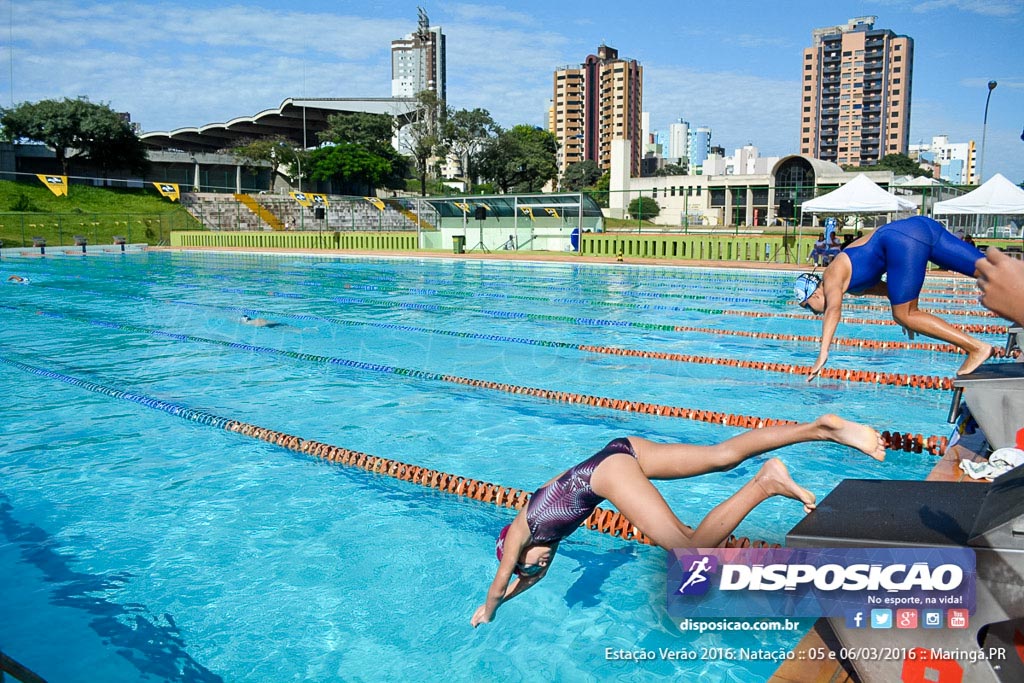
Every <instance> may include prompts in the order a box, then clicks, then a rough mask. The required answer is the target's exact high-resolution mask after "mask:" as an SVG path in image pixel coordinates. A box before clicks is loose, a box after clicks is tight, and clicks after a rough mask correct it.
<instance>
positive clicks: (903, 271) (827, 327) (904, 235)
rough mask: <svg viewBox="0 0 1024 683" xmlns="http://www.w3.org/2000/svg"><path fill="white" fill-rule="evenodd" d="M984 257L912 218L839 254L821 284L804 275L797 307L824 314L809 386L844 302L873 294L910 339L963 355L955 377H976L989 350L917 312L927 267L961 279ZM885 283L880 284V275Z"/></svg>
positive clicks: (933, 224)
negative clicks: (919, 337) (935, 342)
mask: <svg viewBox="0 0 1024 683" xmlns="http://www.w3.org/2000/svg"><path fill="white" fill-rule="evenodd" d="M982 256H983V254H982V253H981V252H980V251H978V249H977V247H974V246H972V245H970V244H967V243H966V242H964V241H963V240H961V239H959V238H957V237H956V236H954V235H953V234H952V233H950V232H949V231H947V230H946V229H945V228H944V227H942V224H941V223H938V222H937V221H934V220H932V219H931V218H927V217H925V216H912V217H911V218H906V219H904V220H901V221H894V222H892V223H888V224H886V225H883V226H882V227H880V228H879V229H878V230H875V232H874V233H872V234H871V235H868V236H867V237H861V238H860V239H858V240H856V241H854V242H853V243H852V244H850V246H849V247H847V248H846V249H845V250H844V251H842V252H841V253H840V254H839V255H838V256H836V258H835V260H834V261H832V263H830V264H829V266H828V268H826V269H825V272H824V273H823V277H822V278H820V286H818V285H819V280H818V279H814V278H809V277H808V276H807V275H802V276H800V278H798V279H797V285H796V288H795V293H796V298H797V303H798V304H800V306H802V307H803V308H806V309H808V310H810V311H812V312H813V313H815V314H818V315H821V314H824V317H823V319H822V330H821V350H820V351H819V352H818V359H817V361H815V363H814V365H813V366H811V371H810V373H809V374H808V377H807V380H808V381H810V380H812V379H813V378H814V377H816V376H817V375H818V373H819V372H821V369H822V368H823V367H825V363H826V362H827V361H828V349H829V346H831V344H832V339H833V337H835V333H836V328H837V327H838V326H839V320H840V319H841V318H842V311H843V296H844V295H845V294H847V293H850V294H875V295H878V296H887V297H889V305H890V306H891V307H892V318H893V320H895V321H896V322H897V323H899V324H900V325H902V326H903V327H904V329H905V330H907V331H908V334H909V335H910V336H911V338H913V333H915V332H919V333H921V334H923V335H926V336H929V337H932V338H933V339H940V340H942V341H944V342H949V343H950V344H953V345H954V346H958V347H960V348H961V349H963V351H964V353H966V354H967V360H965V361H964V362H963V365H961V366H960V369H959V370H957V373H956V374H958V375H967V374H970V373H971V372H974V371H975V370H976V369H977V368H978V366H979V365H981V364H982V363H984V362H985V361H986V360H988V359H989V358H990V357H991V356H992V353H993V351H994V350H993V348H992V345H991V344H986V343H985V342H983V341H980V340H978V339H975V338H974V337H971V336H968V335H967V334H965V333H963V332H961V331H960V330H958V329H957V328H955V327H953V326H952V325H950V324H949V323H947V322H946V321H945V320H942V319H941V318H937V317H935V316H934V315H932V314H931V313H926V312H924V311H922V310H919V309H918V307H917V299H918V297H919V296H920V295H921V287H922V285H924V276H925V273H926V271H927V269H928V262H929V261H931V262H932V263H934V264H936V265H938V266H939V267H940V268H944V269H946V270H952V271H955V272H957V273H961V274H963V275H970V276H972V277H973V276H974V271H975V262H976V261H977V260H978V259H980V258H982ZM883 274H884V275H886V282H882V275H883Z"/></svg>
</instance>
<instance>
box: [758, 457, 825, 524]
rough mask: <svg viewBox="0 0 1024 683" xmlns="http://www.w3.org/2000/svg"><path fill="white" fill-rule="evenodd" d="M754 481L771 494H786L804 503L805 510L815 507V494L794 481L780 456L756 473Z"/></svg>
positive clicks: (808, 510)
mask: <svg viewBox="0 0 1024 683" xmlns="http://www.w3.org/2000/svg"><path fill="white" fill-rule="evenodd" d="M754 481H755V482H757V485H758V486H760V487H761V490H762V491H764V492H765V493H767V494H768V496H769V497H771V496H785V497H786V498H792V499H793V500H799V501H800V502H801V503H803V504H804V512H810V511H811V510H813V509H814V507H815V505H814V500H815V499H814V494H813V493H811V492H810V491H808V490H807V489H805V488H804V487H802V486H800V485H799V484H797V483H796V482H795V481H793V477H791V476H789V470H787V469H786V466H785V465H784V464H783V463H782V461H781V460H779V459H778V458H772V459H771V460H769V461H768V462H766V463H765V464H763V465H761V469H760V470H759V471H758V473H757V474H756V475H754Z"/></svg>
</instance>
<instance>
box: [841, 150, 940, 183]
mask: <svg viewBox="0 0 1024 683" xmlns="http://www.w3.org/2000/svg"><path fill="white" fill-rule="evenodd" d="M845 170H847V171H878V170H883V171H885V170H887V171H892V172H893V173H894V174H896V175H909V176H914V177H924V178H931V177H932V170H931V169H930V168H921V165H920V164H918V163H917V162H916V161H914V160H913V159H911V158H910V157H908V156H907V155H906V154H886V155H885V156H884V157H882V159H881V160H880V161H879V162H878V163H877V164H875V165H874V166H847V167H846V169H845Z"/></svg>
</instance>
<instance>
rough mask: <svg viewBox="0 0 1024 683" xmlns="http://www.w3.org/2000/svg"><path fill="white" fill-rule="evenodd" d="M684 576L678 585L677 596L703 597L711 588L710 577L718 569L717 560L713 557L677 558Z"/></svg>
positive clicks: (690, 556)
mask: <svg viewBox="0 0 1024 683" xmlns="http://www.w3.org/2000/svg"><path fill="white" fill-rule="evenodd" d="M679 563H680V565H681V566H682V567H683V568H684V569H685V571H686V574H685V575H684V577H683V580H682V582H681V583H680V584H679V588H678V590H677V592H678V593H679V595H704V594H705V593H707V592H708V589H709V588H711V581H710V580H709V579H710V575H711V574H714V573H715V570H716V569H718V558H717V557H715V556H714V555H684V556H683V557H680V558H679Z"/></svg>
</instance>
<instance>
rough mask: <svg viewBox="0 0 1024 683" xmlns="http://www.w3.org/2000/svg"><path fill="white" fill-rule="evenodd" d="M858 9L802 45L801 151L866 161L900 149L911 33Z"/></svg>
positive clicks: (904, 144) (905, 138)
mask: <svg viewBox="0 0 1024 683" xmlns="http://www.w3.org/2000/svg"><path fill="white" fill-rule="evenodd" d="M876 19H877V17H870V16H869V17H856V18H854V19H850V20H849V21H848V22H847V23H846V24H843V25H840V26H829V27H825V28H819V29H815V30H814V31H813V32H812V45H811V47H809V48H807V49H805V50H804V59H803V81H802V83H803V87H802V102H801V116H800V120H801V124H800V153H801V154H807V155H810V156H812V157H815V158H817V159H823V160H825V161H832V162H835V163H837V164H840V165H852V166H870V165H873V164H875V163H877V162H878V161H879V160H881V159H882V157H884V156H885V155H886V154H906V153H907V150H908V145H909V136H910V92H911V84H912V76H913V69H914V41H913V39H911V38H909V37H907V36H899V35H896V34H895V33H893V32H892V31H890V30H888V29H876V28H875V21H876Z"/></svg>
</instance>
